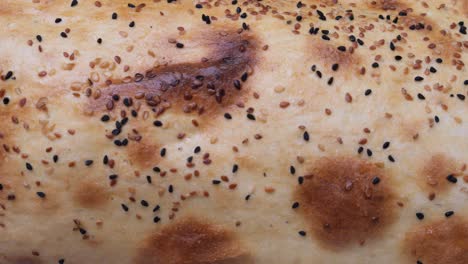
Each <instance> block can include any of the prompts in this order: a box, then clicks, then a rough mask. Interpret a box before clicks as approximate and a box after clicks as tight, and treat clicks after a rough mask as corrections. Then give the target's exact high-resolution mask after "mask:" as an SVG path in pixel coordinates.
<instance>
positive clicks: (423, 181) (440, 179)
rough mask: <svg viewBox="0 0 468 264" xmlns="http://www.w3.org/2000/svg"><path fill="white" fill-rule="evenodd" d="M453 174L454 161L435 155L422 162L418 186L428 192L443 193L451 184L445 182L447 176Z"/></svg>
mask: <svg viewBox="0 0 468 264" xmlns="http://www.w3.org/2000/svg"><path fill="white" fill-rule="evenodd" d="M455 172H456V165H455V161H454V160H453V159H451V158H449V157H447V156H446V155H444V154H442V153H437V154H434V155H432V156H431V157H430V158H429V159H427V160H426V161H425V162H424V165H423V168H422V169H421V172H420V180H419V184H420V186H421V187H422V188H424V189H425V190H427V191H429V192H443V191H445V190H447V188H448V187H449V186H450V184H451V183H450V182H449V181H447V176H448V175H450V174H454V173H455Z"/></svg>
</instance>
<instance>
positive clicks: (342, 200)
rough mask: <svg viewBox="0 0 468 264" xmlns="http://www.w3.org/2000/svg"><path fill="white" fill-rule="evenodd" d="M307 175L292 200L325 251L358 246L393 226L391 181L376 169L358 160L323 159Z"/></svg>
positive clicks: (393, 202) (374, 166) (393, 211)
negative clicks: (326, 248) (307, 177)
mask: <svg viewBox="0 0 468 264" xmlns="http://www.w3.org/2000/svg"><path fill="white" fill-rule="evenodd" d="M309 175H312V176H311V177H309V179H306V180H305V181H304V183H303V184H302V185H298V186H297V189H296V191H295V194H294V198H295V201H299V202H300V204H301V207H300V210H299V212H300V213H301V215H302V216H303V217H304V218H305V219H306V221H307V223H308V225H309V229H310V230H311V231H312V233H313V234H314V235H315V237H316V238H317V239H318V240H319V242H320V243H321V244H323V245H324V246H325V247H328V248H331V249H339V248H342V247H344V246H348V245H352V244H353V243H357V242H360V243H362V242H363V241H365V240H366V239H369V238H372V237H375V236H376V235H378V234H379V233H380V232H381V231H382V230H383V229H384V228H385V227H387V226H389V225H390V224H391V223H392V222H393V220H394V216H395V213H396V212H395V209H396V207H395V205H396V202H395V197H394V193H393V190H392V189H391V181H390V179H389V177H388V175H386V174H385V172H384V170H383V169H381V168H379V167H378V166H376V165H374V164H372V163H368V162H366V161H363V160H360V159H358V158H352V157H325V158H320V159H319V160H317V161H316V162H315V163H314V164H313V167H312V169H311V171H310V173H309ZM376 177H378V178H379V182H378V183H375V182H376V181H377V180H375V178H376Z"/></svg>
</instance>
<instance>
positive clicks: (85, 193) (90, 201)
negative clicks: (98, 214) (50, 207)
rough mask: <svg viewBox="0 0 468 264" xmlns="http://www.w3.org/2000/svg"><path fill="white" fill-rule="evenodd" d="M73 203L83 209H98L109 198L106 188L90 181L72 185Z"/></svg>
mask: <svg viewBox="0 0 468 264" xmlns="http://www.w3.org/2000/svg"><path fill="white" fill-rule="evenodd" d="M74 185H75V186H74V189H73V194H72V195H73V197H72V198H73V202H74V203H75V204H77V205H78V206H80V207H84V208H89V209H91V208H99V207H101V206H103V205H105V204H106V203H107V201H108V200H109V198H110V195H109V193H108V191H107V190H106V188H107V187H105V186H103V185H101V184H99V183H96V182H92V181H81V182H76V183H75V184H74Z"/></svg>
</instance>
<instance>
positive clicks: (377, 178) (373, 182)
mask: <svg viewBox="0 0 468 264" xmlns="http://www.w3.org/2000/svg"><path fill="white" fill-rule="evenodd" d="M379 182H380V178H379V177H375V178H374V179H372V184H374V185H376V184H379Z"/></svg>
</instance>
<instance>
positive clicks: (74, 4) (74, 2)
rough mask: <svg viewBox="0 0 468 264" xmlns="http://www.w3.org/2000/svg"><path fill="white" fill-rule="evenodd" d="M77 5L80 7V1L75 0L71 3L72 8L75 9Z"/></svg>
mask: <svg viewBox="0 0 468 264" xmlns="http://www.w3.org/2000/svg"><path fill="white" fill-rule="evenodd" d="M77 5H78V0H73V1H72V2H71V5H70V6H71V7H74V6H77Z"/></svg>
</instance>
